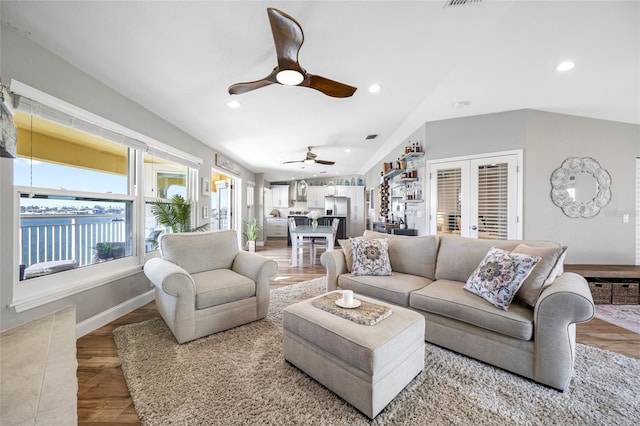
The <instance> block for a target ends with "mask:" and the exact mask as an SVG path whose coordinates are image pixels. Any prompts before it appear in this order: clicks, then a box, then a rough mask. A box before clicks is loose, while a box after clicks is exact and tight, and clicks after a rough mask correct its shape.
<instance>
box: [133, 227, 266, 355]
mask: <svg viewBox="0 0 640 426" xmlns="http://www.w3.org/2000/svg"><path fill="white" fill-rule="evenodd" d="M159 248H160V254H161V257H157V258H153V259H150V260H149V261H147V262H146V264H145V265H144V273H145V274H146V276H147V277H148V278H149V280H150V281H151V282H152V283H153V284H154V285H155V287H156V289H155V300H156V307H157V309H158V311H159V312H160V315H162V318H163V319H164V321H165V322H166V323H167V325H168V326H169V328H170V329H171V332H173V335H174V336H175V337H176V339H177V340H178V343H184V342H189V341H191V340H194V339H198V338H200V337H204V336H207V335H209V334H213V333H217V332H219V331H224V330H227V329H230V328H233V327H237V326H239V325H242V324H246V323H249V322H252V321H256V320H259V319H261V318H264V317H266V316H267V311H268V309H269V279H270V278H271V277H272V276H273V275H274V274H275V273H276V270H277V268H278V265H277V263H276V262H274V261H273V260H269V259H267V258H265V257H263V256H260V255H258V254H255V253H248V252H245V251H241V250H240V249H239V248H238V240H237V235H236V232H235V231H233V230H231V231H220V232H193V233H177V234H163V235H161V236H160V240H159Z"/></svg>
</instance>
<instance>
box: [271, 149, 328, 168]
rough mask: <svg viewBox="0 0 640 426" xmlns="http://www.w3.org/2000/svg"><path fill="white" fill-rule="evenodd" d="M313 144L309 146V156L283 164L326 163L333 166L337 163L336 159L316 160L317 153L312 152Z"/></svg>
mask: <svg viewBox="0 0 640 426" xmlns="http://www.w3.org/2000/svg"><path fill="white" fill-rule="evenodd" d="M311 148H313V147H312V146H310V147H308V151H307V156H306V158H305V159H304V160H297V161H285V162H284V163H282V164H290V163H305V164H324V165H326V166H332V165H334V164H336V162H335V161H326V160H316V157H317V155H316V154H314V153H313V152H311Z"/></svg>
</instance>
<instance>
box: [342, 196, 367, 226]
mask: <svg viewBox="0 0 640 426" xmlns="http://www.w3.org/2000/svg"><path fill="white" fill-rule="evenodd" d="M345 188H347V190H346V193H347V194H346V195H347V197H349V217H348V223H347V234H348V236H349V237H358V236H361V235H362V234H364V230H365V223H366V222H365V219H366V215H367V211H366V209H365V205H364V186H346V187H345Z"/></svg>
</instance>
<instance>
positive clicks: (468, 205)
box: [429, 154, 521, 239]
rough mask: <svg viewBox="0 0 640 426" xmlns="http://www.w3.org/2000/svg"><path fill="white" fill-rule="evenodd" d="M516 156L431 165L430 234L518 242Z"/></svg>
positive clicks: (500, 156) (517, 158)
mask: <svg viewBox="0 0 640 426" xmlns="http://www.w3.org/2000/svg"><path fill="white" fill-rule="evenodd" d="M518 161H519V156H518V155H517V154H507V155H498V156H495V157H484V158H475V159H469V160H461V161H450V162H439V163H432V164H430V166H429V167H430V171H429V174H430V176H431V212H430V229H431V233H432V234H439V235H441V234H457V235H462V236H465V237H471V238H480V239H519V238H521V235H520V234H521V231H520V229H521V227H520V226H518V210H519V206H518V199H519V197H520V195H519V180H518V176H517V173H518Z"/></svg>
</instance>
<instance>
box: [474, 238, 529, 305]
mask: <svg viewBox="0 0 640 426" xmlns="http://www.w3.org/2000/svg"><path fill="white" fill-rule="evenodd" d="M539 261H540V257H539V256H529V255H527V254H522V253H513V252H509V251H506V250H502V249H499V248H497V247H492V248H491V249H490V250H489V251H488V252H487V254H486V256H485V257H484V259H482V262H480V265H478V267H477V268H476V270H475V271H473V274H471V276H470V277H469V279H468V280H467V283H466V284H465V286H464V289H465V290H467V291H469V292H471V293H473V294H475V295H477V296H480V297H482V298H483V299H484V300H486V301H487V302H489V303H491V304H492V305H493V306H495V307H496V308H498V309H502V310H503V311H507V310H509V305H510V304H511V301H512V300H513V298H514V297H515V296H516V292H517V291H518V289H519V288H520V286H522V283H523V282H524V280H525V279H526V278H527V277H528V276H529V275H530V274H531V271H533V268H534V267H535V266H536V264H537V263H538V262H539Z"/></svg>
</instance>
